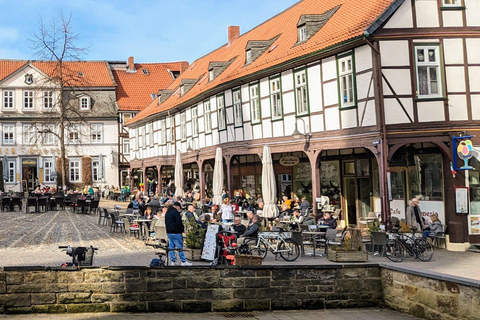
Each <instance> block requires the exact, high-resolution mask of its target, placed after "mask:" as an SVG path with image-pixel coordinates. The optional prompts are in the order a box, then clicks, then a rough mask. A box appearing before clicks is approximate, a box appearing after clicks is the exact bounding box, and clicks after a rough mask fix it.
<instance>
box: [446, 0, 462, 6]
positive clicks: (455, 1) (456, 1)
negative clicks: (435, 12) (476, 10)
mask: <svg viewBox="0 0 480 320" xmlns="http://www.w3.org/2000/svg"><path fill="white" fill-rule="evenodd" d="M461 5H462V1H461V0H443V6H444V7H460V6H461Z"/></svg>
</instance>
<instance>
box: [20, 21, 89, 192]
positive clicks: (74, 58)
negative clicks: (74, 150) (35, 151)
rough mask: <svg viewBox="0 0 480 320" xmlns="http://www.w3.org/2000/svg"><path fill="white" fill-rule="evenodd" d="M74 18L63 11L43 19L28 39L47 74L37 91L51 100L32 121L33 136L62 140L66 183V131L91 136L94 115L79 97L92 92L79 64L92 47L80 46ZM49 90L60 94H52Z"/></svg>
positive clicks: (75, 135) (37, 63)
mask: <svg viewBox="0 0 480 320" xmlns="http://www.w3.org/2000/svg"><path fill="white" fill-rule="evenodd" d="M71 18H72V17H71V15H70V16H68V17H66V16H64V15H63V13H59V14H57V15H56V16H53V17H52V19H51V20H50V21H49V22H48V23H45V22H44V21H43V20H42V19H40V21H39V29H38V31H37V32H35V33H33V34H32V36H31V37H30V38H29V39H28V40H29V41H30V44H31V49H32V50H33V52H34V55H35V56H36V57H37V58H39V59H40V60H41V61H35V62H34V63H35V64H36V65H38V66H40V68H39V69H41V70H42V71H43V72H44V73H45V74H46V77H44V78H42V79H38V80H37V81H36V87H37V90H42V92H44V96H43V97H42V99H45V100H44V103H46V105H50V104H49V103H50V102H51V105H50V107H49V108H44V109H43V110H42V113H41V115H39V116H38V117H36V118H35V121H34V122H33V123H32V131H34V132H36V133H40V135H38V134H32V137H31V138H32V139H35V140H36V141H38V140H39V139H42V140H43V139H46V137H49V135H50V137H51V136H54V137H56V138H57V139H58V146H59V149H60V159H61V160H60V168H58V169H57V170H59V171H60V174H61V183H62V184H63V185H68V184H69V182H68V181H69V179H67V163H66V147H65V144H66V132H65V131H67V130H68V132H69V135H72V137H74V138H75V137H76V138H77V140H80V137H81V136H84V135H88V132H89V130H85V129H88V128H90V125H89V124H88V122H87V121H86V120H85V119H86V118H88V117H89V116H91V115H90V114H88V112H87V113H85V112H80V106H79V102H78V99H77V98H78V96H79V94H85V95H88V92H87V91H88V87H89V86H88V79H87V78H85V77H84V75H83V74H82V72H80V71H79V69H78V68H77V67H76V63H78V62H79V61H80V60H81V58H82V56H83V55H84V54H85V53H86V52H87V50H88V48H85V47H79V46H78V45H77V41H78V39H79V34H78V33H75V32H74V31H73V29H72V20H71ZM45 92H55V93H57V94H56V95H54V94H52V95H51V96H48V93H45ZM48 99H51V101H48ZM33 129H34V130H33ZM70 138H71V137H70ZM78 143H79V141H78Z"/></svg>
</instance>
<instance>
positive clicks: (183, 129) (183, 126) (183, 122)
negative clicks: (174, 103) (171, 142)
mask: <svg viewBox="0 0 480 320" xmlns="http://www.w3.org/2000/svg"><path fill="white" fill-rule="evenodd" d="M180 137H181V138H182V141H185V140H187V114H186V113H185V112H183V113H181V114H180Z"/></svg>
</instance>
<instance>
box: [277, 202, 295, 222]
mask: <svg viewBox="0 0 480 320" xmlns="http://www.w3.org/2000/svg"><path fill="white" fill-rule="evenodd" d="M280 210H281V211H280V214H279V215H278V218H277V219H278V220H286V219H289V218H290V216H291V215H292V210H290V209H289V208H288V207H287V206H286V205H285V204H282V205H281V206H280Z"/></svg>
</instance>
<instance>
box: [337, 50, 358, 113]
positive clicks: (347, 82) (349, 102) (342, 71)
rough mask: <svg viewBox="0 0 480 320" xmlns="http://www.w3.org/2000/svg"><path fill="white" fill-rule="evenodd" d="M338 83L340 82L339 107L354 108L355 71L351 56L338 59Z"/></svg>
mask: <svg viewBox="0 0 480 320" xmlns="http://www.w3.org/2000/svg"><path fill="white" fill-rule="evenodd" d="M338 81H340V84H339V88H340V107H342V108H345V107H352V106H355V91H354V87H355V70H354V65H353V56H352V55H348V56H344V57H341V58H338Z"/></svg>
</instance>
